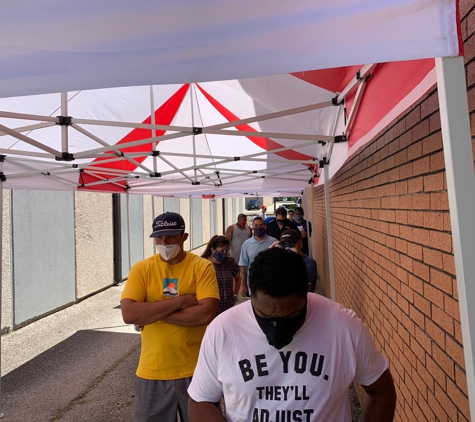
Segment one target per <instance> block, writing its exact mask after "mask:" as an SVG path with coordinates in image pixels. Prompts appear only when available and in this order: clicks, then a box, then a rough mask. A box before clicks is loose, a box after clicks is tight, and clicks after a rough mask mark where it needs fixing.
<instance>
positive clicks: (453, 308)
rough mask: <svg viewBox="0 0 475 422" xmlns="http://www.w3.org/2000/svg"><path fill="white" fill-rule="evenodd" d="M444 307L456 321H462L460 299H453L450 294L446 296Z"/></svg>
mask: <svg viewBox="0 0 475 422" xmlns="http://www.w3.org/2000/svg"><path fill="white" fill-rule="evenodd" d="M443 309H444V310H445V312H447V314H449V315H450V316H451V317H452V318H453V319H454V320H455V321H457V322H460V307H459V302H458V300H454V299H452V298H451V297H450V296H447V295H445V296H444V306H443Z"/></svg>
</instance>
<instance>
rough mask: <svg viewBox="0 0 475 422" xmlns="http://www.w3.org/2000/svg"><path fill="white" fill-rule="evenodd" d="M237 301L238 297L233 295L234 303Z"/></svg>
mask: <svg viewBox="0 0 475 422" xmlns="http://www.w3.org/2000/svg"><path fill="white" fill-rule="evenodd" d="M237 301H238V295H234V303H236V302H237Z"/></svg>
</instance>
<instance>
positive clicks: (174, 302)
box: [120, 295, 218, 327]
mask: <svg viewBox="0 0 475 422" xmlns="http://www.w3.org/2000/svg"><path fill="white" fill-rule="evenodd" d="M120 304H121V310H122V318H123V319H124V322H125V323H126V324H135V325H148V324H153V323H154V322H157V321H163V322H166V323H168V324H174V325H178V326H181V327H200V326H202V325H207V324H209V323H210V322H211V321H212V320H213V318H214V317H215V316H216V311H217V309H218V299H214V298H205V299H201V300H196V296H195V295H183V296H178V297H175V298H172V299H167V300H162V301H159V302H137V301H135V300H133V299H122V300H121V302H120Z"/></svg>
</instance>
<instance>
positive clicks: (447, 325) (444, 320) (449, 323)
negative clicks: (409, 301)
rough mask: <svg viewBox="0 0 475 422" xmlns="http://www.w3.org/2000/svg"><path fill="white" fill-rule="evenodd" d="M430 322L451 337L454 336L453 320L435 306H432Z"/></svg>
mask: <svg viewBox="0 0 475 422" xmlns="http://www.w3.org/2000/svg"><path fill="white" fill-rule="evenodd" d="M432 320H433V321H434V323H435V324H437V325H439V326H440V327H441V328H442V329H444V330H445V331H446V332H447V333H448V334H450V335H451V336H453V335H454V334H455V328H454V319H453V318H452V317H451V316H450V315H449V314H447V313H446V312H444V311H443V310H442V309H440V308H439V307H437V306H435V305H433V306H432Z"/></svg>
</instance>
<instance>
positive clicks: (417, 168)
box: [412, 156, 430, 176]
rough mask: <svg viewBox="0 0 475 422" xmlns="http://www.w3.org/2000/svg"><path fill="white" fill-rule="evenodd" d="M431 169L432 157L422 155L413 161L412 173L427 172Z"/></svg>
mask: <svg viewBox="0 0 475 422" xmlns="http://www.w3.org/2000/svg"><path fill="white" fill-rule="evenodd" d="M429 170H430V157H429V156H426V157H422V158H419V159H418V160H416V161H414V162H413V163H412V173H413V174H414V176H417V175H419V174H427V173H429Z"/></svg>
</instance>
